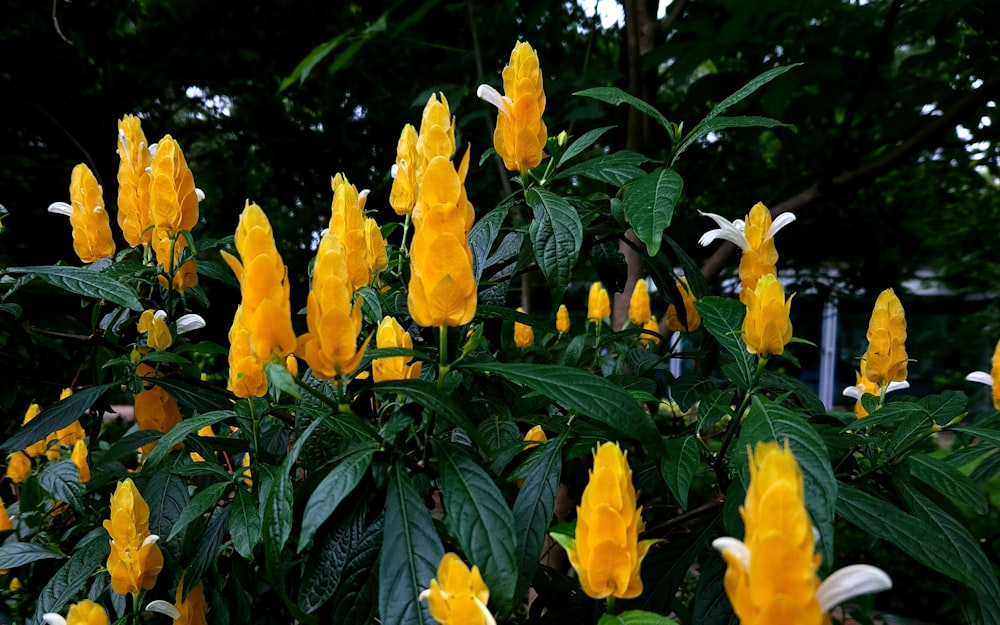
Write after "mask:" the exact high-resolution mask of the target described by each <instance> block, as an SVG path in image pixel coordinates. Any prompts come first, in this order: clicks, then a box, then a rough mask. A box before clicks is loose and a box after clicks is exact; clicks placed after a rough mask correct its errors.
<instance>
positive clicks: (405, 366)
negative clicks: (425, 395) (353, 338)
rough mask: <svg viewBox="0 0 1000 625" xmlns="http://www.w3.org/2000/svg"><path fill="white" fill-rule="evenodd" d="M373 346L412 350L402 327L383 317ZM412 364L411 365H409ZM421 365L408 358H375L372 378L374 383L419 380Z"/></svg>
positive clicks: (391, 319)
mask: <svg viewBox="0 0 1000 625" xmlns="http://www.w3.org/2000/svg"><path fill="white" fill-rule="evenodd" d="M375 345H376V347H378V348H379V349H389V348H393V347H402V348H405V349H413V338H412V337H411V336H410V334H409V333H408V332H406V331H405V330H403V326H401V325H400V324H399V322H398V321H396V320H395V319H394V318H392V317H388V316H386V317H383V318H382V321H381V322H380V323H379V324H378V331H377V332H376V333H375ZM411 363H412V364H411ZM422 367H423V363H421V362H420V361H419V360H418V361H416V362H413V359H412V358H410V357H408V356H391V357H389V358H376V359H375V360H373V361H372V377H373V378H374V379H375V381H376V382H383V381H388V380H416V379H418V378H420V371H421V369H422Z"/></svg>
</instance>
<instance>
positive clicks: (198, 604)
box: [146, 578, 208, 625]
mask: <svg viewBox="0 0 1000 625" xmlns="http://www.w3.org/2000/svg"><path fill="white" fill-rule="evenodd" d="M146 609H147V610H149V611H150V612H159V613H160V614H165V615H167V616H169V617H170V618H172V619H173V620H174V623H173V625H207V623H208V621H207V619H206V615H207V614H208V603H207V602H206V601H205V589H204V587H203V586H202V585H201V582H198V584H197V585H195V587H194V588H192V589H191V590H190V591H189V592H188V593H187V597H184V580H183V578H182V579H181V581H180V582H179V583H178V584H177V592H176V594H175V596H174V603H173V604H171V603H169V602H167V601H163V600H162V599H157V600H156V601H151V602H150V603H149V604H148V605H146Z"/></svg>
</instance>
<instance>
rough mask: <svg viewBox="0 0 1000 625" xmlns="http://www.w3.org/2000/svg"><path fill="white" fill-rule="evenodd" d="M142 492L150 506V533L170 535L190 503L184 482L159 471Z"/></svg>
mask: <svg viewBox="0 0 1000 625" xmlns="http://www.w3.org/2000/svg"><path fill="white" fill-rule="evenodd" d="M140 492H141V494H142V498H143V499H144V500H145V501H146V505H148V506H149V533H150V534H156V535H157V536H167V535H169V534H170V531H171V530H172V529H173V527H174V523H176V522H177V519H179V518H180V516H181V513H182V512H183V511H184V510H185V508H187V504H188V501H189V497H188V490H187V485H186V484H185V483H184V480H182V479H181V478H179V477H177V476H176V475H172V474H171V473H169V472H167V471H159V472H157V473H156V474H155V475H153V477H152V479H150V480H149V481H148V482H146V485H145V486H144V487H143V488H142V489H141V491H140Z"/></svg>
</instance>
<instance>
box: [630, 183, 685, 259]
mask: <svg viewBox="0 0 1000 625" xmlns="http://www.w3.org/2000/svg"><path fill="white" fill-rule="evenodd" d="M683 189H684V180H683V179H681V176H680V174H678V173H677V172H676V171H674V170H673V169H665V168H662V167H661V168H660V169H657V170H655V171H654V172H653V173H651V174H647V175H645V176H643V177H642V178H639V179H638V180H633V181H632V182H630V183H629V184H628V186H626V187H625V215H626V216H627V217H628V222H629V224H630V225H631V226H632V229H633V230H634V231H635V234H636V236H638V237H639V240H640V241H642V242H643V243H644V244H645V245H646V252H647V253H648V254H649V255H650V256H656V254H657V252H659V251H660V243H661V242H662V240H663V231H664V230H666V229H667V227H668V226H669V225H670V221H671V220H672V219H673V217H674V207H675V206H677V202H678V201H679V200H680V199H681V192H682V191H683Z"/></svg>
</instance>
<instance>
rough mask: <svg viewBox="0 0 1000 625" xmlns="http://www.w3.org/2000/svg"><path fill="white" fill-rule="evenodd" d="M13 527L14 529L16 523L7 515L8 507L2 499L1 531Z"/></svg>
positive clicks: (0, 512)
mask: <svg viewBox="0 0 1000 625" xmlns="http://www.w3.org/2000/svg"><path fill="white" fill-rule="evenodd" d="M12 529H14V524H13V523H11V522H10V516H8V515H7V507H6V506H4V505H3V502H2V501H0V532H6V531H9V530H12Z"/></svg>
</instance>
